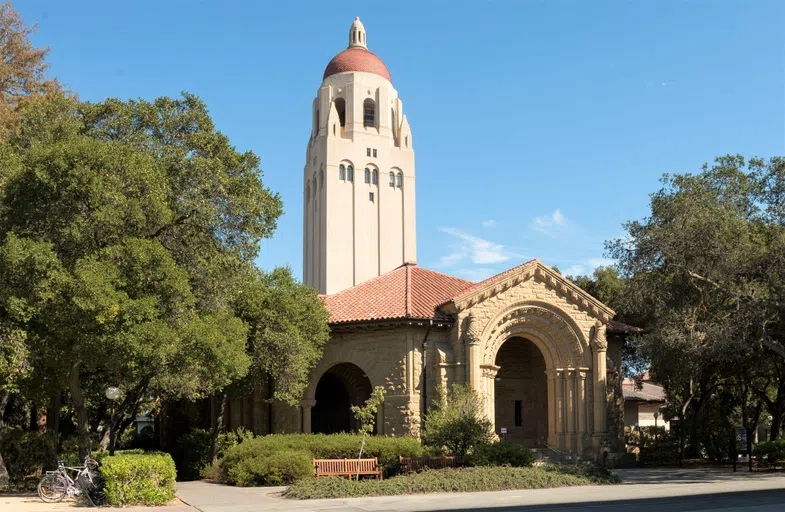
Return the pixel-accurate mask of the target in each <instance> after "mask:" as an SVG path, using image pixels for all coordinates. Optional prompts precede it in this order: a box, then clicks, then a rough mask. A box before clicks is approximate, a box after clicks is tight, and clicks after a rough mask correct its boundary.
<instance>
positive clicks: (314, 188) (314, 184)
mask: <svg viewBox="0 0 785 512" xmlns="http://www.w3.org/2000/svg"><path fill="white" fill-rule="evenodd" d="M318 186H319V185H318V184H317V183H316V173H313V195H314V196H316V189H317V188H318Z"/></svg>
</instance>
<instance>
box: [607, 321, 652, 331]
mask: <svg viewBox="0 0 785 512" xmlns="http://www.w3.org/2000/svg"><path fill="white" fill-rule="evenodd" d="M606 326H607V327H606V332H607V333H608V334H640V333H642V332H643V329H641V328H640V327H635V326H634V325H630V324H625V323H624V322H617V321H616V320H611V321H610V322H608V323H607V324H606Z"/></svg>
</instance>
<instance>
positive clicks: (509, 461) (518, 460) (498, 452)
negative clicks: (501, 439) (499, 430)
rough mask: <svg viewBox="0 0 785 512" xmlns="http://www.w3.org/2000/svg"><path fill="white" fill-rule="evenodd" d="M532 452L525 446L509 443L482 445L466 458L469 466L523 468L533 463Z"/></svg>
mask: <svg viewBox="0 0 785 512" xmlns="http://www.w3.org/2000/svg"><path fill="white" fill-rule="evenodd" d="M534 459H535V457H534V452H533V451H531V450H530V449H528V448H526V447H525V446H521V445H517V444H510V443H483V444H479V445H477V446H476V447H475V448H474V450H473V451H472V453H471V454H470V455H469V456H468V458H467V462H468V464H469V465H470V466H512V467H515V468H523V467H527V466H531V465H532V464H533V463H534Z"/></svg>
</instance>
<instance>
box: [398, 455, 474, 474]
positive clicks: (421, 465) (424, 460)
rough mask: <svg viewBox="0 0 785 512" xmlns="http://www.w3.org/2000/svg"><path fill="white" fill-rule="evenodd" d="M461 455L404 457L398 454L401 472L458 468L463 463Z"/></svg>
mask: <svg viewBox="0 0 785 512" xmlns="http://www.w3.org/2000/svg"><path fill="white" fill-rule="evenodd" d="M461 462H462V461H461V459H460V457H446V456H439V457H429V456H427V455H426V456H424V457H403V456H398V463H399V465H400V472H401V473H412V472H414V471H420V470H422V469H425V468H428V469H444V468H456V467H458V466H459V465H460V464H461Z"/></svg>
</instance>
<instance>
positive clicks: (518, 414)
mask: <svg viewBox="0 0 785 512" xmlns="http://www.w3.org/2000/svg"><path fill="white" fill-rule="evenodd" d="M522 425H523V402H521V401H520V400H516V401H515V426H516V427H520V426H522Z"/></svg>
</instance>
